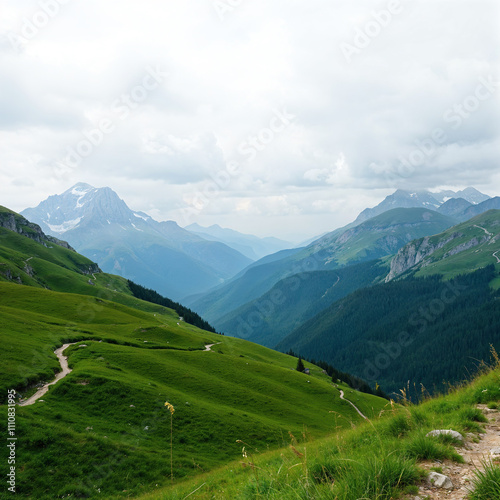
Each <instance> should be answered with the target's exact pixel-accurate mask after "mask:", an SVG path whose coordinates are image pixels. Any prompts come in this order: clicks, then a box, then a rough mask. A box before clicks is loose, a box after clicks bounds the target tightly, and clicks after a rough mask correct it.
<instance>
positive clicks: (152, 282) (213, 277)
mask: <svg viewBox="0 0 500 500" xmlns="http://www.w3.org/2000/svg"><path fill="white" fill-rule="evenodd" d="M22 215H23V216H24V217H26V218H27V219H29V220H31V221H33V222H35V223H37V224H39V225H40V227H41V228H42V230H43V231H44V232H46V233H48V234H53V235H57V236H58V237H61V238H64V239H65V240H66V241H68V242H69V243H70V244H71V245H72V246H73V247H74V248H75V249H77V250H78V251H79V252H80V253H82V254H83V255H85V256H87V257H88V258H90V259H92V260H93V261H96V262H98V263H99V265H100V267H101V268H102V269H103V270H104V271H106V272H112V273H115V274H119V275H121V276H125V277H127V278H130V279H132V280H136V281H137V282H139V283H140V284H141V285H144V286H147V287H149V288H152V289H154V290H157V291H159V292H160V293H162V294H164V295H167V296H169V297H172V298H173V299H175V300H179V299H181V298H182V297H184V296H186V295H190V294H193V293H199V292H201V291H204V290H208V289H209V288H211V287H213V286H215V285H217V284H219V283H221V282H223V281H224V280H225V279H227V278H230V277H231V276H233V275H234V274H236V273H237V272H238V271H240V270H242V269H243V268H245V267H246V266H247V265H248V264H250V263H251V262H252V261H251V260H250V259H249V258H248V257H245V256H244V255H242V254H241V253H240V252H238V251H237V250H234V249H233V248H231V247H229V246H228V245H226V244H224V243H221V242H219V241H208V240H206V239H204V238H201V237H200V236H197V235H196V234H193V233H191V232H189V231H186V230H185V229H182V228H181V227H179V226H178V225H177V224H176V223H175V222H173V221H166V222H157V221H155V220H154V219H152V218H151V217H150V216H148V215H146V214H144V213H142V212H136V211H133V210H131V209H130V208H129V207H128V206H127V205H126V203H125V202H124V201H123V200H121V199H120V198H119V197H118V195H117V194H116V193H115V192H114V191H113V190H111V189H110V188H94V187H92V186H90V185H88V184H83V183H80V184H76V185H75V186H73V187H72V188H70V189H68V190H67V191H65V192H64V193H62V194H61V195H54V196H50V197H49V198H48V199H46V200H45V201H42V202H41V203H40V204H39V205H38V206H37V207H36V208H28V209H26V210H23V211H22Z"/></svg>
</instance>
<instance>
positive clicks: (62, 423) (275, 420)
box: [0, 283, 386, 499]
mask: <svg viewBox="0 0 500 500" xmlns="http://www.w3.org/2000/svg"><path fill="white" fill-rule="evenodd" d="M138 302H139V301H138ZM0 304H1V306H0V313H1V315H2V327H1V328H0V341H1V344H2V346H4V347H3V349H2V354H1V366H2V369H1V376H0V384H1V385H0V387H1V391H2V394H6V390H7V389H12V388H17V389H19V390H20V391H21V393H22V394H23V396H24V397H26V396H27V395H28V394H29V391H26V392H25V391H24V389H23V388H24V387H25V386H26V384H28V383H30V382H34V381H36V380H39V379H42V380H50V379H51V378H52V376H53V374H54V372H56V371H58V364H57V362H56V358H55V356H54V354H53V350H54V349H55V348H56V347H58V346H60V345H62V344H63V343H65V342H72V341H73V342H74V341H80V343H79V345H76V346H71V347H69V348H68V349H67V351H66V354H68V355H69V365H70V367H72V368H73V371H72V372H71V373H70V374H69V375H68V376H67V377H66V378H64V379H63V380H61V381H60V382H58V383H57V384H56V385H55V386H53V387H52V388H51V389H50V390H49V392H48V393H47V394H46V395H45V396H44V397H43V398H42V400H43V401H42V400H40V401H38V402H37V403H35V404H34V405H33V406H26V407H18V408H17V409H16V412H17V422H16V425H17V433H18V435H19V436H20V439H21V436H22V446H21V445H20V446H19V449H18V457H17V467H18V468H17V470H18V485H19V486H18V496H20V497H22V498H23V497H30V496H31V497H34V498H37V499H49V498H50V499H52V498H55V497H57V496H61V495H63V494H66V495H67V494H73V495H75V496H78V495H81V496H87V497H94V496H95V497H99V496H101V498H109V497H110V496H112V495H114V494H120V493H121V492H123V491H124V490H126V491H127V495H124V496H128V495H129V494H137V493H138V492H140V491H149V490H151V489H152V488H155V485H156V484H165V482H167V481H168V480H169V476H170V414H169V413H168V411H167V410H166V409H165V408H164V402H165V401H169V402H170V403H171V404H173V405H174V407H175V414H174V415H173V429H174V433H173V468H174V477H175V480H178V479H179V478H182V477H184V476H190V475H195V474H197V473H199V472H202V471H207V470H210V469H212V468H213V467H216V466H219V465H221V464H223V463H225V462H227V461H229V460H232V459H235V458H236V457H237V456H238V454H239V452H240V445H239V444H238V443H237V442H236V440H238V439H242V440H250V441H251V442H252V443H253V444H254V445H255V446H256V447H258V448H260V449H271V448H277V447H279V446H282V445H283V443H284V442H285V441H286V439H287V436H288V432H289V431H290V432H292V433H294V434H297V435H299V434H300V433H301V432H303V431H304V430H307V433H308V435H309V436H310V437H311V438H313V439H314V438H319V437H321V436H324V435H327V434H329V433H331V432H335V430H336V428H337V427H338V426H339V425H340V426H341V427H349V426H350V425H351V422H354V423H356V422H359V421H360V420H361V417H359V415H358V414H357V413H356V412H355V410H354V409H353V408H352V407H351V406H350V405H349V404H348V403H346V402H345V401H341V400H340V399H339V397H338V390H336V389H335V388H334V387H333V386H332V384H331V381H330V380H329V378H328V377H327V376H326V375H324V374H323V373H322V371H321V370H320V369H319V368H317V367H313V366H311V365H309V366H310V368H311V374H310V375H305V374H302V373H298V372H296V371H295V370H294V368H295V365H296V359H295V358H292V357H290V356H287V355H283V354H280V353H277V352H274V351H271V350H269V349H266V348H264V347H261V346H257V345H255V344H251V343H249V342H245V341H243V340H240V339H233V338H229V337H223V336H220V335H216V334H213V333H208V332H205V331H202V330H199V329H197V328H196V327H194V326H191V325H188V324H186V323H183V322H179V320H178V316H177V315H176V314H175V313H174V312H173V311H171V310H169V309H165V308H162V307H160V306H154V305H153V304H149V303H143V304H142V305H143V307H142V309H143V310H139V309H137V308H131V307H127V306H125V305H121V304H117V303H115V302H111V301H107V300H103V299H100V298H97V297H91V296H85V295H78V294H65V293H58V292H53V291H48V290H43V289H40V288H35V287H26V286H19V285H16V284H9V283H2V284H0ZM206 344H216V345H215V346H214V347H213V348H212V351H211V352H207V351H204V346H205V345H206ZM82 346H86V347H82ZM344 391H345V392H346V397H349V398H351V399H352V400H353V401H354V402H355V403H356V404H357V405H358V407H359V408H360V409H361V411H363V412H365V413H366V415H370V416H373V415H374V414H376V413H377V412H378V411H380V409H381V408H382V407H383V405H384V404H385V403H386V402H385V401H384V400H381V399H379V398H376V397H373V396H369V395H364V394H361V393H356V392H354V391H352V390H350V389H348V388H347V387H344ZM347 395H348V396H347ZM4 412H5V406H3V407H2V413H4ZM330 412H335V413H330ZM2 418H5V415H4V416H3V417H2ZM3 452H4V450H3V451H2V453H3ZM5 463H6V462H5V460H3V457H2V466H3V464H5ZM89 478H91V479H89ZM99 490H100V493H99V492H98V491H99Z"/></svg>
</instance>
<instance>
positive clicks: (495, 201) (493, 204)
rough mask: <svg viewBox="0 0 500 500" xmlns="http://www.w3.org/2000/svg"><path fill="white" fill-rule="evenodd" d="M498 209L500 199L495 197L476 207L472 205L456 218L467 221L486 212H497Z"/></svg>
mask: <svg viewBox="0 0 500 500" xmlns="http://www.w3.org/2000/svg"><path fill="white" fill-rule="evenodd" d="M498 209H500V197H499V196H495V198H489V199H488V200H486V201H483V202H482V203H479V204H478V205H473V206H472V207H469V208H467V209H465V211H464V212H463V213H462V214H460V215H459V216H458V217H459V218H460V220H468V219H471V218H472V217H476V216H477V215H481V214H484V213H485V212H487V211H488V210H498Z"/></svg>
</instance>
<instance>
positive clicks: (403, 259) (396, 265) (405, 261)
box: [385, 232, 480, 282]
mask: <svg viewBox="0 0 500 500" xmlns="http://www.w3.org/2000/svg"><path fill="white" fill-rule="evenodd" d="M462 236H463V234H462V233H460V232H455V233H453V234H451V235H450V236H448V237H447V238H444V239H442V240H440V241H439V242H438V243H431V241H430V238H429V237H428V236H426V237H425V238H421V239H419V240H415V241H413V242H411V243H409V244H408V245H406V246H404V247H403V248H401V249H400V250H399V252H398V253H397V254H396V255H395V256H394V258H393V259H392V260H391V269H390V272H389V274H388V275H387V277H386V279H385V281H386V282H389V281H391V280H392V279H394V278H395V277H396V276H399V275H400V274H403V273H405V272H406V271H408V270H409V269H411V268H412V267H415V266H416V265H418V264H421V263H423V261H424V260H425V259H427V258H428V257H430V256H431V255H432V254H433V253H434V252H435V251H436V250H439V249H440V248H443V247H444V246H445V245H446V244H448V243H449V242H450V241H453V240H454V239H457V238H460V237H462ZM474 240H477V238H473V240H471V241H474ZM469 243H470V242H468V243H467V244H469ZM467 244H465V243H464V244H462V245H459V246H458V247H456V248H460V247H463V248H462V249H461V250H458V251H456V252H455V253H459V252H460V251H463V250H466V248H465V246H466V245H467ZM475 244H477V245H479V244H480V243H479V242H477V243H476V242H474V243H473V244H471V245H470V246H468V247H467V249H468V248H471V246H474V245H475ZM454 250H455V249H454ZM451 252H453V250H451V251H450V252H448V253H449V254H450V255H453V254H452V253H451ZM447 256H448V254H447ZM422 265H423V264H422Z"/></svg>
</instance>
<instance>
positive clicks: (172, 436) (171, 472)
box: [165, 401, 175, 482]
mask: <svg viewBox="0 0 500 500" xmlns="http://www.w3.org/2000/svg"><path fill="white" fill-rule="evenodd" d="M165 406H166V407H167V408H168V411H169V412H170V481H171V482H174V455H173V449H174V446H173V438H174V411H175V408H174V407H173V405H171V404H170V403H169V402H168V401H166V402H165Z"/></svg>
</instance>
